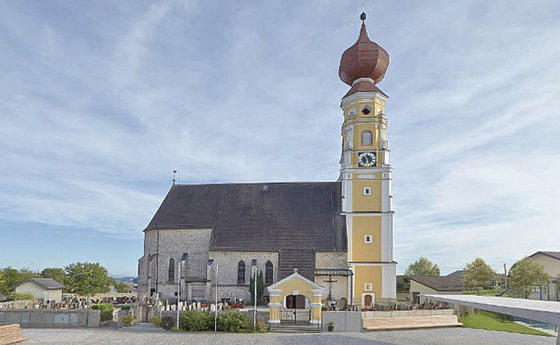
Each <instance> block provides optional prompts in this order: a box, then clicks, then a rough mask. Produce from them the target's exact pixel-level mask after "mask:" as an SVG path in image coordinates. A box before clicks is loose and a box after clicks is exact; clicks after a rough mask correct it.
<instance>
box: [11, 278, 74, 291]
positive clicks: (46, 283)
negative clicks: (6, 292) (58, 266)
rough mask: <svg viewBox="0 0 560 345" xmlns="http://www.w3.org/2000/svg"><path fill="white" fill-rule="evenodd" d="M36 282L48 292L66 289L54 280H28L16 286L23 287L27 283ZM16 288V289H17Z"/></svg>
mask: <svg viewBox="0 0 560 345" xmlns="http://www.w3.org/2000/svg"><path fill="white" fill-rule="evenodd" d="M29 281H32V282H35V283H37V284H39V285H41V286H42V287H43V288H45V289H46V290H58V289H63V290H64V289H66V286H64V285H62V284H60V283H59V282H57V281H56V280H54V279H52V278H28V279H26V280H24V281H22V282H21V283H19V284H16V286H19V285H22V284H23V283H26V282H29ZM16 286H14V288H15V287H16Z"/></svg>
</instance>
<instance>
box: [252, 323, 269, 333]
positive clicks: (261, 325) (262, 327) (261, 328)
mask: <svg viewBox="0 0 560 345" xmlns="http://www.w3.org/2000/svg"><path fill="white" fill-rule="evenodd" d="M269 330H270V326H269V325H268V324H267V323H266V322H264V321H263V320H257V327H256V328H255V332H259V333H265V332H268V331H269Z"/></svg>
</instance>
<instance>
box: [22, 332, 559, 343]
mask: <svg viewBox="0 0 560 345" xmlns="http://www.w3.org/2000/svg"><path fill="white" fill-rule="evenodd" d="M22 333H23V336H25V337H27V338H28V339H29V340H28V341H26V342H25V343H24V344H139V345H143V344H146V345H148V344H149V345H152V344H162V345H163V344H196V345H217V344H232V345H237V344H239V345H250V344H271V345H276V344H278V345H280V344H288V345H290V344H306V345H307V344H309V345H311V344H333V345H335V344H336V345H338V344H349V345H361V344H373V345H449V344H452V345H479V344H480V345H482V344H484V345H486V344H492V345H528V344H531V345H553V344H555V343H556V339H554V338H553V337H542V336H535V335H525V334H515V333H505V332H496V331H484V330H478V329H469V328H443V329H421V330H409V331H386V332H367V333H321V334H290V335H287V334H278V333H264V334H235V333H218V334H214V333H210V332H203V333H190V332H180V333H177V332H163V333H162V332H160V331H159V330H157V332H149V331H146V330H137V331H136V330H134V329H131V328H121V329H118V330H116V329H104V328H100V329H38V328H24V329H22Z"/></svg>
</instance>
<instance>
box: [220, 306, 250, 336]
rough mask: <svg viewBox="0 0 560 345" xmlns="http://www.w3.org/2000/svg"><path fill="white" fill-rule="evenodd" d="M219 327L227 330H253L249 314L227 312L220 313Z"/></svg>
mask: <svg viewBox="0 0 560 345" xmlns="http://www.w3.org/2000/svg"><path fill="white" fill-rule="evenodd" d="M218 329H219V330H220V331H225V332H237V333H239V332H242V333H246V332H251V330H252V329H253V326H252V324H251V318H250V317H249V315H247V314H243V313H239V312H235V311H233V312H226V313H222V314H219V315H218Z"/></svg>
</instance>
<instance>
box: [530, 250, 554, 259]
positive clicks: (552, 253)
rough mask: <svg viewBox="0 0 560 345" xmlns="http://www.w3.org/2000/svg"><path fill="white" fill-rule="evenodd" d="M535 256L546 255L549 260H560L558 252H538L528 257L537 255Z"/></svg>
mask: <svg viewBox="0 0 560 345" xmlns="http://www.w3.org/2000/svg"><path fill="white" fill-rule="evenodd" d="M537 254H542V255H546V256H548V257H551V258H553V259H556V260H560V252H544V251H539V252H536V253H534V254H532V255H530V256H529V257H533V256H535V255H537Z"/></svg>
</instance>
